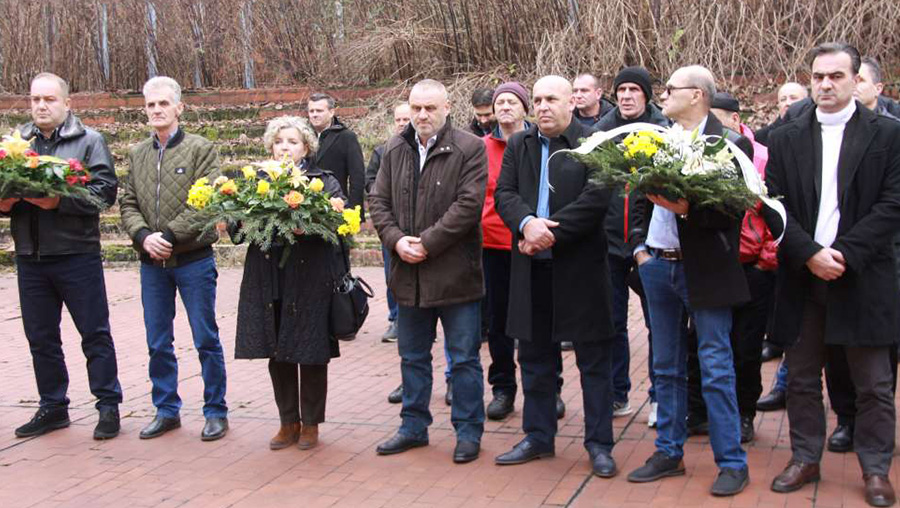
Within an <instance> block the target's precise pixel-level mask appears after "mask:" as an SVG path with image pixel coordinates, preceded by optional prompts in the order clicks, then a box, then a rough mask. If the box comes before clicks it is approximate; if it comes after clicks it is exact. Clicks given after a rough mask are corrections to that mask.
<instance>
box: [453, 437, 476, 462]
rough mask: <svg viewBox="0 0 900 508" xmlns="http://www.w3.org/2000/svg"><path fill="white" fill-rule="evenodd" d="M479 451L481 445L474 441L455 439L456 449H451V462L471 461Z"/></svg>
mask: <svg viewBox="0 0 900 508" xmlns="http://www.w3.org/2000/svg"><path fill="white" fill-rule="evenodd" d="M480 451H481V445H480V444H478V443H476V442H474V441H457V442H456V449H455V450H453V462H456V463H457V464H465V463H466V462H472V461H473V460H475V459H477V458H478V452H480Z"/></svg>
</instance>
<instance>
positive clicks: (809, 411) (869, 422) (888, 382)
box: [786, 285, 896, 475]
mask: <svg viewBox="0 0 900 508" xmlns="http://www.w3.org/2000/svg"><path fill="white" fill-rule="evenodd" d="M815 286H820V285H815ZM825 291H826V289H825V288H824V287H821V288H818V289H815V288H814V290H813V291H812V295H813V297H812V298H811V299H809V300H807V301H806V304H805V307H804V310H803V325H802V328H801V331H800V338H799V340H798V341H797V343H796V344H794V345H793V346H792V347H790V348H789V349H787V351H786V358H787V362H788V365H789V366H790V367H789V368H788V388H787V400H788V401H789V402H788V405H787V413H788V421H789V423H790V432H791V451H792V453H793V459H794V460H798V461H802V462H807V463H812V462H815V463H818V462H819V461H820V460H821V458H822V450H823V449H824V447H825V406H824V403H823V400H822V369H823V368H824V367H825V364H826V361H827V356H828V355H827V346H826V345H825V340H824V336H825V320H826V315H825V305H824V303H823V302H824V301H825V299H824V297H823V293H824V292H825ZM892 348H894V346H893V345H892V346H884V347H849V346H848V347H844V352H845V354H846V358H847V361H848V364H849V365H852V368H850V369H849V372H850V378H851V379H852V382H853V385H854V386H855V388H856V408H857V411H856V426H855V429H854V434H853V446H854V450H855V451H856V454H857V456H858V457H859V464H860V466H861V468H862V471H863V474H879V475H887V474H888V472H889V471H890V467H891V456H892V455H893V452H894V439H895V422H896V414H895V409H894V393H893V390H892V386H893V378H892V372H891V365H890V354H889V349H892Z"/></svg>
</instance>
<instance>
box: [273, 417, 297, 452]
mask: <svg viewBox="0 0 900 508" xmlns="http://www.w3.org/2000/svg"><path fill="white" fill-rule="evenodd" d="M298 439H300V422H297V423H291V424H289V425H282V426H281V428H280V429H278V434H275V437H273V438H272V440H271V441H269V449H270V450H281V449H284V448H287V447H288V446H291V445H292V444H294V443H296V442H297V440H298Z"/></svg>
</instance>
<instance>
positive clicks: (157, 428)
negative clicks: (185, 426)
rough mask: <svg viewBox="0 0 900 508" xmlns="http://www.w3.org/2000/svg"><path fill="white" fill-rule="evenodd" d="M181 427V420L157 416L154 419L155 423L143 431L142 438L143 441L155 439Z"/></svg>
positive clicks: (151, 423)
mask: <svg viewBox="0 0 900 508" xmlns="http://www.w3.org/2000/svg"><path fill="white" fill-rule="evenodd" d="M178 427H181V418H179V417H177V416H176V417H174V418H169V417H166V416H159V415H156V417H155V418H153V421H152V422H150V423H149V424H148V425H147V426H146V427H144V429H143V430H141V434H140V438H141V439H153V438H155V437H159V436H161V435H163V434H165V433H166V432H169V431H170V430H174V429H177V428H178Z"/></svg>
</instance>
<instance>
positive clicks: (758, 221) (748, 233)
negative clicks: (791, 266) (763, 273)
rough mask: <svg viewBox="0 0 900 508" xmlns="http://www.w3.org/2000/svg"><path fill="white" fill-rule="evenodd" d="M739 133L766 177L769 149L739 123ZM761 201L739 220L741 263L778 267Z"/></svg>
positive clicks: (770, 267) (760, 171)
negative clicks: (751, 146)
mask: <svg viewBox="0 0 900 508" xmlns="http://www.w3.org/2000/svg"><path fill="white" fill-rule="evenodd" d="M741 134H742V135H743V136H744V137H746V138H747V139H749V140H750V142H751V143H752V144H753V165H754V166H756V171H757V172H758V173H759V176H760V177H762V179H763V180H765V179H766V163H767V162H768V161H769V149H768V148H766V147H765V146H763V145H761V144H759V143H757V142H756V140H755V139H754V138H753V131H751V130H750V128H749V127H747V126H746V125H744V124H741ZM760 210H762V202H758V203H756V206H755V207H753V208H752V209H751V210H747V212H746V213H745V214H744V220H743V222H741V250H740V256H739V257H740V260H741V263H755V264H756V265H758V266H759V268H760V269H762V270H767V271H769V270H775V269H776V268H778V245H777V244H776V243H775V238H774V237H773V236H772V232H771V231H769V228H768V226H766V221H765V220H763V218H762V216H761V215H760V214H759V212H760Z"/></svg>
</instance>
